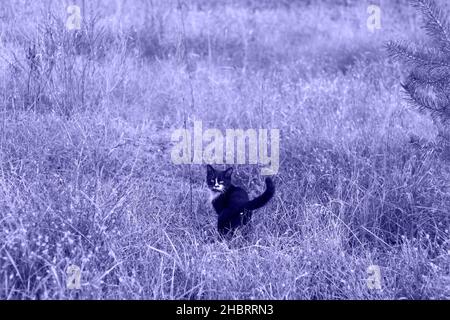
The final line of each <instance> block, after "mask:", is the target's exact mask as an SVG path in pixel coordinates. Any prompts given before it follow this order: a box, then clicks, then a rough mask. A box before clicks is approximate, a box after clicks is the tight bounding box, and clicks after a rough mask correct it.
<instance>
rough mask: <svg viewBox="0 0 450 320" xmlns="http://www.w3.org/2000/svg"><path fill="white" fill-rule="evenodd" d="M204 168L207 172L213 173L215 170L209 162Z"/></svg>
mask: <svg viewBox="0 0 450 320" xmlns="http://www.w3.org/2000/svg"><path fill="white" fill-rule="evenodd" d="M206 169H207V173H208V174H214V172H216V170H214V168H213V167H212V166H210V165H209V164H208V165H207V166H206Z"/></svg>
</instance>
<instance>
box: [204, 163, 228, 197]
mask: <svg viewBox="0 0 450 320" xmlns="http://www.w3.org/2000/svg"><path fill="white" fill-rule="evenodd" d="M206 168H207V173H206V183H207V185H208V188H209V189H210V190H211V191H213V192H220V193H224V192H225V191H226V190H227V189H228V188H229V187H230V186H231V175H232V174H233V168H228V169H226V170H224V171H221V170H216V169H214V168H213V167H212V166H210V165H207V167H206Z"/></svg>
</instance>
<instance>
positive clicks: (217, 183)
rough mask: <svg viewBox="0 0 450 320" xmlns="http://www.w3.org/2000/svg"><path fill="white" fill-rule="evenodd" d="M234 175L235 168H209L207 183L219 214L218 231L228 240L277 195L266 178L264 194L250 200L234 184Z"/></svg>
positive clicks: (269, 180) (245, 192)
mask: <svg viewBox="0 0 450 320" xmlns="http://www.w3.org/2000/svg"><path fill="white" fill-rule="evenodd" d="M232 173H233V168H228V169H227V170H225V171H220V170H216V169H214V168H213V167H212V166H210V165H208V166H207V174H206V183H207V184H208V188H209V190H210V192H211V202H212V205H213V207H214V210H215V211H216V213H217V214H218V222H217V229H218V231H219V233H220V234H221V235H222V236H225V237H227V238H228V239H229V238H231V237H232V236H233V233H234V230H235V229H236V228H238V227H240V226H243V225H246V224H247V223H248V222H249V221H250V219H251V217H252V210H256V209H258V208H261V207H263V206H265V205H266V204H267V203H268V202H269V200H270V199H272V197H273V195H274V193H275V186H274V184H273V181H272V179H270V178H266V190H265V191H264V193H263V194H262V195H260V196H259V197H256V198H255V199H253V200H250V199H249V197H248V193H247V191H245V190H244V189H242V188H240V187H237V186H235V185H233V184H232V182H231V175H232Z"/></svg>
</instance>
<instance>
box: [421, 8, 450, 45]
mask: <svg viewBox="0 0 450 320" xmlns="http://www.w3.org/2000/svg"><path fill="white" fill-rule="evenodd" d="M412 5H413V6H414V7H416V8H418V9H419V10H420V11H421V12H422V15H423V17H424V22H425V25H424V29H425V30H426V31H427V34H428V35H429V36H430V37H431V38H433V39H434V42H435V43H436V45H437V47H438V48H439V49H440V50H442V51H443V52H445V53H450V25H449V23H448V21H447V18H446V15H445V14H444V13H443V12H442V10H440V9H439V8H438V7H437V5H436V3H435V2H434V1H433V0H413V2H412Z"/></svg>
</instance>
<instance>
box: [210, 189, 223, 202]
mask: <svg viewBox="0 0 450 320" xmlns="http://www.w3.org/2000/svg"><path fill="white" fill-rule="evenodd" d="M220 195H221V193H220V192H214V191H211V190H209V202H213V201H214V200H216V199H217V197H219V196H220Z"/></svg>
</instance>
